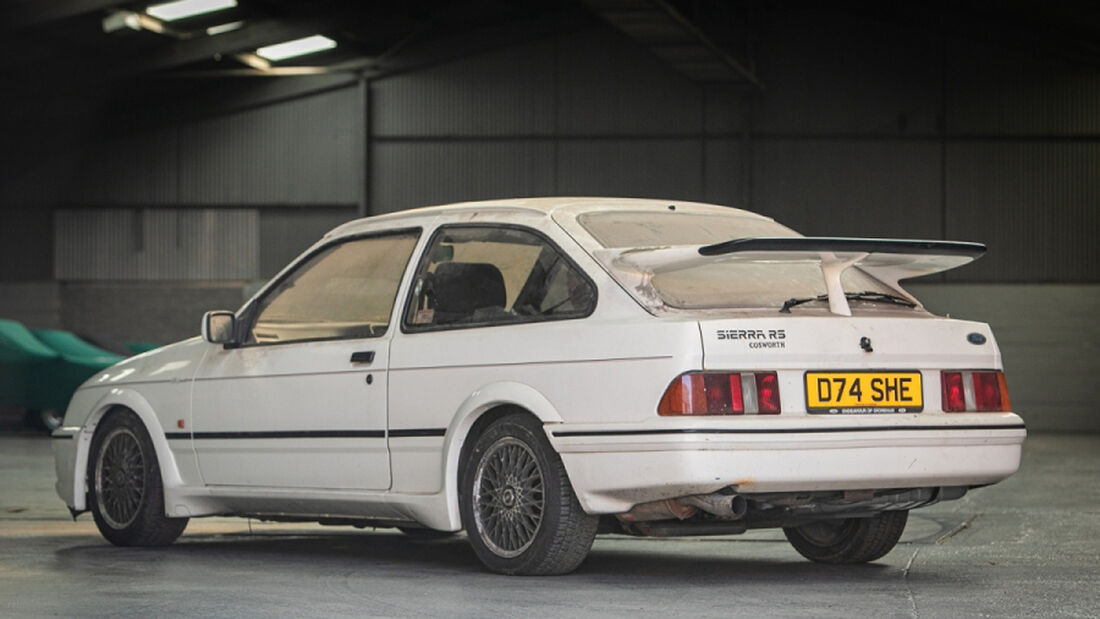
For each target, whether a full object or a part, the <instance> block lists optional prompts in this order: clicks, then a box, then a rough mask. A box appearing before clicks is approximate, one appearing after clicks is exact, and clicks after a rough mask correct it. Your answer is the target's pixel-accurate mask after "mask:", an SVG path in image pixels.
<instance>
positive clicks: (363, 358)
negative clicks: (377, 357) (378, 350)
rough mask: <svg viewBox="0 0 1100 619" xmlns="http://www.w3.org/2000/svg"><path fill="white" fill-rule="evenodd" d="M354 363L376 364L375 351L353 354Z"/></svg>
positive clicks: (352, 360)
mask: <svg viewBox="0 0 1100 619" xmlns="http://www.w3.org/2000/svg"><path fill="white" fill-rule="evenodd" d="M351 362H352V363H374V351H373V350H361V351H359V352H353V353H351Z"/></svg>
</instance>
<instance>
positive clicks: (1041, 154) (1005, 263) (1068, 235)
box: [947, 141, 1100, 282]
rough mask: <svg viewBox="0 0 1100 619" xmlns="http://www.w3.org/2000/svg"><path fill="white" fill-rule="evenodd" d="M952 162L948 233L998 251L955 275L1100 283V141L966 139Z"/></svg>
mask: <svg viewBox="0 0 1100 619" xmlns="http://www.w3.org/2000/svg"><path fill="white" fill-rule="evenodd" d="M947 162H948V165H947V213H948V217H947V232H948V235H950V236H956V237H960V238H968V239H972V240H976V241H981V242H984V243H986V244H988V245H989V247H990V250H991V254H990V256H987V257H986V258H983V259H982V260H979V261H977V262H975V263H974V264H973V265H970V266H967V267H964V268H963V269H959V270H957V271H951V272H950V273H949V274H948V277H949V278H950V279H956V280H970V281H1002V282H1026V281H1031V282H1041V281H1063V282H1074V281H1076V282H1085V281H1088V282H1096V281H1100V243H1098V242H1097V240H1096V239H1097V234H1100V208H1097V205H1100V143H1065V142H1012V141H1008V142H1002V141H976V142H960V143H953V144H951V145H950V146H949V147H948V150H947Z"/></svg>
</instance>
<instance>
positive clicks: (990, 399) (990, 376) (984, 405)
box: [974, 372, 1001, 412]
mask: <svg viewBox="0 0 1100 619" xmlns="http://www.w3.org/2000/svg"><path fill="white" fill-rule="evenodd" d="M999 373H1000V372H974V405H975V409H976V410H979V411H983V412H984V411H999V410H1001V387H1000V385H999V384H997V383H998V381H997V374H999Z"/></svg>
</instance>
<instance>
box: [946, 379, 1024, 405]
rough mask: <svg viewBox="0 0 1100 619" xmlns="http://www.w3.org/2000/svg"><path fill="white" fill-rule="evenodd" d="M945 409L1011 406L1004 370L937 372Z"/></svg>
mask: <svg viewBox="0 0 1100 619" xmlns="http://www.w3.org/2000/svg"><path fill="white" fill-rule="evenodd" d="M940 385H941V386H942V389H943V411H944V412H945V413H964V412H968V411H969V412H1003V411H1009V410H1012V403H1011V402H1010V401H1009V399H1008V384H1007V383H1006V382H1005V375H1004V372H996V371H988V372H940Z"/></svg>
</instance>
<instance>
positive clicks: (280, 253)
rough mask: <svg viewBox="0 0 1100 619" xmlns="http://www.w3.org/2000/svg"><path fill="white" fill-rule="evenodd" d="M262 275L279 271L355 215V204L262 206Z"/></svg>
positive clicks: (264, 276) (266, 275)
mask: <svg viewBox="0 0 1100 619" xmlns="http://www.w3.org/2000/svg"><path fill="white" fill-rule="evenodd" d="M259 213H260V277H263V278H268V277H271V276H272V275H275V274H276V273H278V272H279V270H281V269H282V268H283V267H284V266H286V265H287V264H288V263H289V262H290V261H291V260H293V259H294V258H295V257H297V256H298V254H300V253H302V252H303V251H305V250H306V249H307V248H308V247H309V246H310V245H313V244H314V243H316V242H317V241H319V240H321V237H322V236H324V234H325V233H326V232H328V231H329V230H331V229H333V228H335V227H336V226H338V225H340V224H342V223H344V222H346V221H348V220H351V219H355V216H356V210H355V209H354V208H323V207H309V208H300V209H260V211H259Z"/></svg>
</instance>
